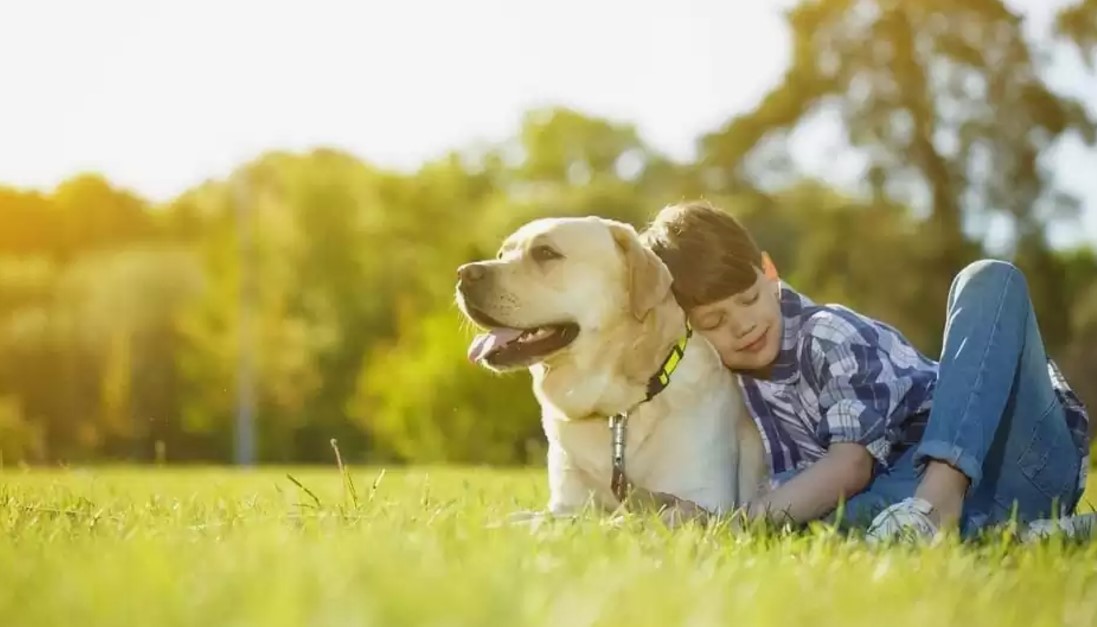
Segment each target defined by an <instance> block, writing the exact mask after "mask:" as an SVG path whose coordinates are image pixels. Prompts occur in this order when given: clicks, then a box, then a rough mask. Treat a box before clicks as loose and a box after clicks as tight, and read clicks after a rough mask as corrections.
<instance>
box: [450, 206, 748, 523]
mask: <svg viewBox="0 0 1097 627" xmlns="http://www.w3.org/2000/svg"><path fill="white" fill-rule="evenodd" d="M670 285H671V276H670V272H669V270H667V268H666V266H664V265H663V263H662V262H661V261H660V260H659V258H658V257H657V256H656V255H655V254H654V253H653V252H651V251H650V250H649V249H648V248H646V247H645V246H644V245H643V244H642V243H641V241H640V239H639V237H638V236H637V233H636V230H635V229H634V228H633V227H632V226H631V225H628V224H625V223H622V222H616V221H613V220H607V219H603V218H598V217H586V218H549V219H541V220H535V221H533V222H530V223H528V224H526V225H525V226H523V227H522V228H520V229H519V230H518V231H516V232H515V233H514V234H512V235H511V236H510V237H508V238H507V239H506V240H505V241H504V243H503V245H502V247H501V249H500V250H499V255H498V258H497V259H495V260H490V261H479V262H475V263H469V264H466V265H463V266H461V267H460V268H459V270H458V282H457V302H458V305H459V307H460V308H461V311H462V312H463V313H464V314H465V316H467V317H468V318H469V320H471V321H472V322H473V323H475V324H476V325H477V326H479V327H481V328H482V329H484V331H485V332H484V333H482V334H480V335H479V336H477V337H476V339H475V340H473V342H472V344H471V346H470V347H469V358H470V359H471V360H472V361H474V362H476V363H478V364H481V365H483V366H484V367H487V368H489V369H492V370H494V371H497V372H504V371H511V370H519V369H524V368H528V369H529V371H530V373H531V374H532V377H533V392H534V394H535V395H536V397H537V400H538V401H539V403H540V405H541V409H542V416H541V422H542V425H543V427H544V431H545V435H546V436H547V440H548V479H549V490H550V498H549V503H548V510H549V512H551V513H552V514H554V515H567V514H573V513H576V512H577V511H578V510H579V509H580V508H583V507H584V506H587V505H588V504H591V503H593V504H594V505H596V506H599V507H600V508H602V509H605V510H617V509H618V508H619V507H620V506H621V505H622V504H623V503H622V493H621V492H620V491H618V490H615V489H614V486H613V482H614V479H615V477H614V472H613V469H614V466H615V462H614V459H613V457H614V443H613V436H614V433H613V432H611V429H610V428H608V427H607V421H608V420H609V419H610V418H611V417H614V416H618V417H619V419H622V420H623V423H624V425H625V426H626V427H627V428H626V429H625V430H624V431H623V442H622V444H623V448H619V449H618V451H617V452H618V454H620V453H623V457H624V474H625V475H626V476H627V481H628V482H629V483H628V484H626V485H630V486H631V487H632V489H633V490H635V493H638V494H642V493H644V492H648V493H656V494H663V495H671V496H673V497H675V498H674V499H672V502H674V501H675V499H677V500H680V501H685V502H688V503H689V504H690V505H691V506H700V507H701V508H703V509H704V510H705V512H704V515H708V514H716V515H719V514H723V513H729V512H731V511H732V510H734V509H736V508H737V507H739V506H740V505H741V504H743V503H744V502H745V501H746V500H748V499H750V498H752V497H753V496H754V495H755V494H756V493H757V492H758V491H759V490H760V489H762V487H763V486H764V485H765V484H766V479H767V477H766V473H767V465H766V462H765V457H764V451H763V446H762V441H761V438H760V436H759V434H758V431H757V429H756V427H755V425H754V423H753V421H752V420H751V419H750V416H749V414H748V413H747V410H746V407H745V405H744V403H743V400H742V398H741V396H740V392H739V387H738V386H737V385H736V383H735V381H734V380H733V376H732V374H731V373H729V372H728V371H727V370H726V369H725V368H724V366H723V364H721V362H720V358H719V356H718V355H717V353H716V351H715V350H714V349H713V348H712V347H711V345H709V344H708V342H707V341H706V340H705V339H704V338H702V337H701V336H699V335H694V334H692V332H691V330H690V329H689V327H688V326H687V321H686V317H685V314H684V313H683V311H682V309H681V308H680V307H679V306H678V304H677V303H676V302H675V300H674V296H673V294H672V293H671V290H670ZM619 461H620V460H619ZM624 500H625V501H628V500H629V499H628V498H626V499H624ZM649 502H650V501H649Z"/></svg>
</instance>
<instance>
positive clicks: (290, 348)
mask: <svg viewBox="0 0 1097 627" xmlns="http://www.w3.org/2000/svg"><path fill="white" fill-rule="evenodd" d="M1021 18H1022V16H1019V15H1017V14H1015V13H1014V12H1012V11H1011V10H1010V9H1009V8H1008V7H1007V6H1006V5H1005V4H1004V3H1002V2H999V1H996V0H974V1H970V2H962V3H956V2H946V1H944V0H809V1H805V2H803V3H801V4H800V5H799V6H797V7H796V8H794V9H793V10H791V11H790V12H789V13H788V24H789V28H790V30H791V32H792V35H793V37H792V46H793V54H792V63H791V65H790V67H789V68H788V70H787V72H786V74H785V75H784V77H783V80H782V81H781V82H780V83H779V84H778V85H777V86H776V87H775V88H774V89H773V90H772V91H771V92H770V93H769V94H767V95H766V96H765V97H763V98H762V99H761V100H760V101H759V103H758V105H757V106H756V107H755V108H754V109H753V110H751V111H748V112H746V113H744V114H742V115H739V116H737V117H735V118H733V119H731V120H728V121H727V123H726V124H724V125H722V126H721V127H720V128H717V129H713V131H712V132H711V133H708V134H706V135H704V136H703V137H702V138H700V139H699V142H698V148H699V155H698V158H697V160H696V161H695V162H688V163H679V162H675V161H673V160H671V159H669V158H667V157H666V156H665V155H661V154H659V152H658V151H657V150H654V149H653V148H652V147H651V146H649V145H647V144H646V143H645V142H644V140H643V138H642V137H641V135H640V134H639V133H638V132H637V130H636V129H635V128H634V127H632V126H630V125H628V124H622V123H619V122H616V121H612V120H606V119H601V118H597V117H594V116H590V115H585V114H583V113H581V112H579V111H575V110H571V109H566V108H545V109H538V110H533V111H530V112H529V113H528V115H527V116H526V117H525V118H524V119H523V120H522V122H521V124H520V126H519V128H517V129H515V131H514V134H513V137H511V138H510V139H508V140H506V141H503V142H500V143H499V144H498V145H493V146H489V147H487V148H486V149H482V150H479V151H472V150H464V151H463V150H455V151H453V152H452V153H450V154H448V155H445V156H443V157H441V158H439V159H437V160H435V161H432V162H429V163H425V164H423V165H422V167H421V168H420V169H419V170H418V171H416V172H413V173H398V172H391V171H386V170H384V169H381V168H378V167H375V166H374V165H371V164H369V163H365V162H363V161H361V160H359V159H357V158H355V157H354V156H353V155H350V154H346V153H344V152H340V151H337V150H332V149H317V150H314V151H310V152H303V153H286V152H271V153H268V154H266V155H263V156H261V157H260V158H258V159H256V160H254V161H252V162H249V163H244V164H241V165H240V166H239V167H238V168H237V169H236V171H234V172H233V173H232V174H231V176H229V177H227V178H226V179H224V180H212V181H209V182H207V183H204V184H202V185H200V186H196V187H195V188H193V189H191V190H188V191H187V192H185V193H183V194H181V195H180V196H179V197H178V198H176V199H174V200H173V201H171V202H169V203H167V204H165V205H164V206H153V205H152V204H151V203H149V202H148V201H146V200H144V199H142V198H140V197H138V196H137V195H135V194H133V193H131V192H129V191H126V190H122V189H119V188H117V187H115V186H113V185H112V184H111V183H110V182H109V181H107V180H105V179H104V178H102V177H101V176H98V175H94V174H82V175H78V176H75V177H74V178H72V179H70V180H68V181H66V182H65V183H63V184H62V185H60V186H58V187H57V188H56V189H54V190H51V191H49V192H39V191H25V190H18V189H10V188H0V455H2V456H3V457H2V460H3V463H14V462H18V461H29V462H46V461H50V462H56V461H70V460H91V459H128V460H148V459H152V458H153V457H154V456H155V455H157V452H156V451H158V450H159V451H160V453H161V454H166V456H167V459H168V460H169V461H188V460H195V461H227V460H229V459H231V457H232V449H233V442H234V440H233V438H234V431H233V418H234V412H235V411H236V402H237V393H238V389H237V385H238V383H239V378H238V373H239V369H240V365H241V363H245V364H246V363H247V362H246V361H245V362H242V361H241V360H242V357H245V356H247V355H250V354H252V353H251V352H242V351H245V349H246V348H247V347H252V348H253V349H254V354H253V362H252V363H253V366H254V372H255V382H256V389H255V393H256V403H257V428H258V453H259V457H260V459H261V460H264V461H280V462H285V461H305V462H309V461H320V460H327V459H329V458H330V445H329V440H330V439H331V438H337V439H338V440H339V442H340V447H341V450H342V452H343V454H344V456H346V457H347V458H348V459H355V460H364V459H374V460H381V459H385V460H406V461H439V462H441V461H445V462H463V463H479V462H491V463H510V462H516V463H529V462H537V461H538V460H539V459H540V457H541V454H542V453H541V448H540V447H541V446H542V442H541V440H540V438H541V435H540V425H539V416H538V411H537V406H536V403H535V402H534V400H533V398H532V395H531V394H530V391H529V378H528V376H525V375H521V374H515V375H508V376H495V375H491V374H489V373H487V372H485V371H484V370H482V369H480V368H477V367H474V366H472V365H471V364H469V363H468V362H467V360H466V359H465V346H466V344H467V342H468V341H469V340H470V339H471V333H470V331H471V330H470V329H469V327H468V325H467V324H464V323H463V322H462V320H461V317H460V315H459V313H458V312H457V310H456V308H455V306H454V304H453V286H454V271H455V269H456V267H457V266H458V265H459V264H461V263H463V262H465V261H469V260H472V259H476V258H483V257H487V256H491V255H493V254H494V252H495V248H496V246H497V245H498V243H499V241H500V239H501V238H502V237H504V236H505V235H506V234H507V233H509V232H510V231H511V230H513V229H514V228H516V227H517V226H518V225H520V224H521V223H523V222H525V221H527V220H530V219H532V218H535V217H539V216H545V215H587V214H597V215H602V216H605V217H611V218H615V219H619V220H624V221H627V222H631V223H633V224H635V225H636V226H637V227H643V225H644V223H645V222H647V220H648V219H650V217H651V216H652V215H653V213H654V212H655V211H656V210H658V209H659V208H660V207H661V206H663V205H664V204H666V203H668V202H674V201H678V200H682V199H685V198H696V197H706V198H708V199H710V200H712V201H714V202H715V203H717V204H718V205H720V206H722V207H724V208H725V209H727V210H728V211H731V212H733V213H735V214H736V215H738V216H740V217H741V218H742V219H743V220H744V221H745V222H746V224H747V225H748V226H749V227H750V228H751V229H752V231H753V232H754V234H755V236H756V239H757V240H758V241H759V242H761V243H762V244H763V246H764V247H765V248H766V249H767V250H768V251H769V252H770V253H771V255H772V256H773V258H774V259H775V260H776V263H777V266H778V268H779V270H780V272H781V274H782V276H783V277H784V278H785V279H786V280H788V281H789V282H790V283H792V284H794V285H795V286H796V287H798V288H799V289H801V290H802V291H804V292H805V293H807V294H808V295H810V296H812V297H813V298H815V299H816V300H819V301H826V302H842V303H844V304H847V305H849V306H852V307H854V308H856V309H859V310H861V311H863V312H865V313H867V314H869V315H873V316H876V317H878V318H880V319H882V320H884V321H886V322H889V323H891V324H893V325H895V326H896V327H898V328H900V329H901V330H902V331H904V332H905V333H906V334H907V335H908V336H909V337H910V338H911V339H912V340H913V341H914V342H915V343H916V344H917V345H918V346H919V347H920V348H921V349H922V350H924V351H925V352H927V353H929V354H931V355H933V354H936V352H937V350H938V348H939V343H940V337H941V332H942V329H943V325H944V320H943V314H944V301H945V296H946V294H947V288H948V282H949V281H950V279H951V277H952V275H953V273H954V272H955V271H956V270H957V269H959V268H960V267H961V266H962V265H963V264H964V263H966V262H968V261H971V260H973V259H975V258H977V257H979V256H983V255H987V254H988V253H987V250H986V248H985V234H986V225H987V224H988V223H989V221H991V220H998V221H1004V222H1005V223H1006V224H1008V225H1010V227H1011V233H1012V234H1013V237H1012V239H1011V244H1012V245H1011V247H1010V248H1009V250H1008V253H1007V256H1008V257H1009V258H1012V259H1014V260H1015V261H1016V262H1017V263H1019V264H1020V265H1021V266H1022V267H1023V268H1024V269H1025V271H1026V272H1027V273H1028V276H1029V279H1030V284H1031V285H1032V293H1033V298H1034V300H1035V304H1036V308H1037V312H1038V315H1039V317H1040V322H1041V326H1042V329H1043V331H1044V336H1045V340H1046V341H1047V342H1048V344H1049V347H1050V351H1051V353H1052V355H1053V356H1055V357H1056V358H1057V359H1058V360H1059V361H1060V362H1061V364H1062V365H1063V366H1064V370H1065V371H1066V373H1067V375H1068V377H1069V378H1070V379H1071V380H1072V382H1073V383H1074V385H1075V387H1077V388H1078V390H1079V392H1080V393H1081V394H1082V395H1083V397H1084V398H1086V399H1087V400H1088V401H1089V402H1090V403H1091V404H1097V383H1095V382H1094V380H1093V378H1092V376H1091V375H1090V374H1089V373H1092V372H1093V371H1094V370H1095V369H1097V362H1094V355H1097V252H1095V249H1094V248H1092V247H1091V248H1083V249H1079V250H1070V251H1063V250H1054V249H1052V248H1051V247H1050V246H1049V245H1048V242H1047V240H1046V237H1045V232H1046V227H1047V225H1048V224H1049V223H1050V222H1051V221H1053V220H1070V219H1073V217H1075V216H1076V214H1077V211H1078V203H1077V200H1076V199H1073V198H1071V197H1070V196H1069V195H1068V194H1066V193H1065V192H1064V190H1062V189H1060V188H1059V187H1058V186H1057V182H1056V180H1055V177H1054V176H1053V173H1052V172H1049V171H1047V169H1046V166H1045V162H1044V157H1045V156H1046V155H1047V154H1048V153H1049V151H1051V150H1053V149H1054V147H1055V146H1056V145H1057V142H1058V141H1059V140H1060V139H1061V138H1063V137H1064V136H1067V135H1074V136H1076V137H1079V138H1081V139H1082V140H1084V141H1085V142H1088V143H1090V144H1092V143H1093V142H1094V134H1095V130H1094V126H1095V125H1094V121H1093V120H1092V119H1091V115H1090V114H1089V113H1088V112H1087V110H1086V108H1085V107H1084V106H1083V104H1082V103H1080V102H1077V101H1075V100H1072V99H1071V98H1068V97H1065V96H1063V95H1061V94H1057V93H1055V92H1054V91H1052V90H1051V89H1050V88H1049V87H1048V86H1047V85H1046V84H1045V83H1044V82H1043V80H1042V79H1041V75H1042V71H1041V70H1042V68H1041V65H1040V64H1041V59H1042V50H1043V49H1045V48H1047V47H1048V46H1050V45H1052V44H1054V43H1056V42H1061V41H1067V42H1070V43H1071V45H1073V46H1074V47H1076V48H1077V49H1078V50H1080V51H1082V53H1083V54H1084V55H1088V57H1087V58H1092V51H1093V46H1094V41H1095V35H1094V34H1095V33H1097V28H1094V24H1095V23H1097V21H1095V20H1097V5H1095V4H1094V3H1093V2H1092V1H1091V0H1083V1H1081V2H1079V3H1078V4H1077V5H1074V6H1071V7H1069V8H1068V9H1066V10H1064V12H1063V13H1062V14H1061V15H1060V17H1059V19H1058V21H1057V23H1056V29H1055V35H1054V36H1055V37H1057V38H1058V39H1056V40H1055V41H1046V42H1040V43H1039V44H1038V43H1036V42H1030V41H1027V40H1026V39H1025V37H1024V36H1023V34H1022V31H1021V28H1020V26H1021V23H1022V19H1021ZM1041 46H1042V47H1041ZM821 115H832V116H835V115H836V117H835V118H834V119H837V120H839V121H840V125H841V128H842V130H843V133H844V136H845V138H846V140H847V142H848V145H849V146H848V149H847V153H848V155H851V156H855V157H856V158H857V159H858V160H859V161H860V162H861V163H863V164H864V172H863V176H862V177H860V180H861V184H860V185H857V186H854V187H852V188H837V187H834V186H833V185H831V184H828V183H827V182H825V181H821V180H818V179H816V178H813V177H812V176H810V175H808V174H807V173H805V172H801V171H798V170H797V169H796V168H795V167H794V165H793V164H792V163H791V162H790V161H789V160H788V159H787V154H786V152H787V151H786V150H785V144H786V142H787V140H788V139H789V137H790V136H791V135H792V134H793V133H795V132H796V131H797V129H800V128H803V127H805V126H809V125H812V124H818V123H819V120H820V116H821Z"/></svg>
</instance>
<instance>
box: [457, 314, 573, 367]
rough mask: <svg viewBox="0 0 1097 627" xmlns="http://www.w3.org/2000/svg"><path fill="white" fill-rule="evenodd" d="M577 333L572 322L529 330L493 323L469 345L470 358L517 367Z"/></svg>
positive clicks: (559, 346)
mask: <svg viewBox="0 0 1097 627" xmlns="http://www.w3.org/2000/svg"><path fill="white" fill-rule="evenodd" d="M578 335H579V325H577V324H575V323H573V322H563V323H559V324H547V325H542V326H539V327H534V328H531V329H516V328H512V327H505V326H492V327H491V328H489V329H488V331H487V332H486V333H481V334H480V335H477V336H476V339H474V340H473V341H472V344H470V345H469V353H468V356H469V360H471V361H473V362H476V363H482V364H484V365H487V366H491V367H493V368H518V367H522V366H528V365H530V364H534V363H537V362H539V361H541V360H542V359H544V358H545V357H548V356H549V355H551V354H553V353H555V352H556V351H558V350H561V349H563V348H565V347H566V346H567V345H568V344H571V343H572V342H573V341H575V338H576V337H577V336H578Z"/></svg>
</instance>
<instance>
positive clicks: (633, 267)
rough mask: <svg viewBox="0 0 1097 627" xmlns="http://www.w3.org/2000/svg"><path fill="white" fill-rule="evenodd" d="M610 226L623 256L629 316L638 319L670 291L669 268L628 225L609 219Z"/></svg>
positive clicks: (642, 317) (645, 314)
mask: <svg viewBox="0 0 1097 627" xmlns="http://www.w3.org/2000/svg"><path fill="white" fill-rule="evenodd" d="M609 228H610V232H611V233H612V234H613V241H614V242H615V243H616V244H617V248H618V249H620V251H621V252H622V253H623V254H624V256H625V263H626V265H627V268H628V275H629V286H628V293H629V304H630V306H631V308H632V315H633V316H635V317H636V319H637V320H643V319H644V317H645V316H647V313H648V312H649V311H651V310H652V309H653V308H654V307H655V306H656V305H658V304H659V303H661V302H663V299H665V298H666V297H667V293H668V292H670V284H671V281H672V278H671V276H670V270H668V269H667V267H666V265H664V264H663V261H662V260H661V259H659V257H658V256H657V255H656V254H655V253H653V252H652V251H651V250H650V249H649V248H648V247H646V246H644V244H643V243H642V242H641V241H640V237H639V236H638V235H637V233H636V229H635V228H633V227H632V225H631V224H626V223H624V222H612V221H611V222H610V225H609Z"/></svg>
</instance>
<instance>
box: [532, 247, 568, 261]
mask: <svg viewBox="0 0 1097 627" xmlns="http://www.w3.org/2000/svg"><path fill="white" fill-rule="evenodd" d="M529 254H530V256H531V257H533V259H534V260H535V261H552V260H553V259H561V258H562V257H563V255H561V254H560V253H558V252H556V251H555V250H553V249H552V247H551V246H545V245H544V244H542V245H540V246H534V247H533V248H532V249H531V250H530V251H529Z"/></svg>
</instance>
